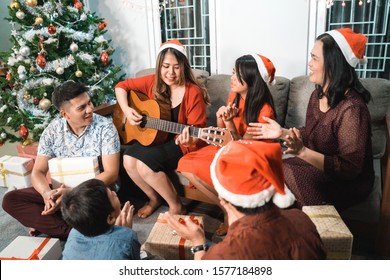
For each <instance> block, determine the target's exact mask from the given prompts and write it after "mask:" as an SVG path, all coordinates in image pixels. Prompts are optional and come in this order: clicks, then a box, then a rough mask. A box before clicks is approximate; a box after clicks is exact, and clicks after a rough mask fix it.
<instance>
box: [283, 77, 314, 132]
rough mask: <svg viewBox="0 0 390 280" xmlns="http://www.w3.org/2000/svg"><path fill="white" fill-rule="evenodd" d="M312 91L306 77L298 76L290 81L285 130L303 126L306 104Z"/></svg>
mask: <svg viewBox="0 0 390 280" xmlns="http://www.w3.org/2000/svg"><path fill="white" fill-rule="evenodd" d="M314 89H315V87H314V84H313V83H312V82H310V80H309V77H308V76H298V77H295V78H293V79H292V80H291V81H290V93H289V95H288V105H287V114H286V121H285V127H286V128H291V127H302V126H304V125H305V119H306V109H307V104H308V103H309V99H310V96H311V94H312V92H313V90H314Z"/></svg>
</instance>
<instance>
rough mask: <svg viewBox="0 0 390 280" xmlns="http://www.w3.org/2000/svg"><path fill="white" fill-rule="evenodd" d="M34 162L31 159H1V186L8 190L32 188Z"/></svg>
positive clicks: (8, 157) (6, 157) (7, 157)
mask: <svg viewBox="0 0 390 280" xmlns="http://www.w3.org/2000/svg"><path fill="white" fill-rule="evenodd" d="M33 165H34V162H33V160H32V159H29V158H22V157H16V156H3V157H1V158H0V186H2V187H7V188H17V189H20V188H27V187H31V186H32V185H31V171H32V168H33Z"/></svg>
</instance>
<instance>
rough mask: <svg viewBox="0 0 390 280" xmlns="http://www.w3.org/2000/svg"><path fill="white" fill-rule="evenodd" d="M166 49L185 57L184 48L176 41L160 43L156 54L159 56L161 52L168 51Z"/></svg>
mask: <svg viewBox="0 0 390 280" xmlns="http://www.w3.org/2000/svg"><path fill="white" fill-rule="evenodd" d="M168 48H173V49H175V50H178V51H179V52H181V53H182V54H184V55H185V57H187V51H186V47H185V46H183V44H182V43H180V41H179V40H177V39H172V40H169V41H166V42H165V43H162V44H161V46H160V48H159V49H158V52H157V54H159V53H160V52H161V51H163V50H165V49H168Z"/></svg>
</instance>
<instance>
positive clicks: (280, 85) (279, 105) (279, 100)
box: [269, 76, 290, 126]
mask: <svg viewBox="0 0 390 280" xmlns="http://www.w3.org/2000/svg"><path fill="white" fill-rule="evenodd" d="M269 90H270V92H271V95H272V98H273V100H274V105H275V111H276V121H277V122H278V123H279V124H280V125H281V126H284V125H285V120H286V111H287V102H288V95H289V91H290V80H289V79H287V78H284V77H281V76H276V77H275V84H274V85H271V86H270V87H269Z"/></svg>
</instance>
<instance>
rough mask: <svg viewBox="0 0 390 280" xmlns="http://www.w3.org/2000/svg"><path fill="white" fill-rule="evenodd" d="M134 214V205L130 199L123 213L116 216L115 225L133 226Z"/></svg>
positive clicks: (124, 206)
mask: <svg viewBox="0 0 390 280" xmlns="http://www.w3.org/2000/svg"><path fill="white" fill-rule="evenodd" d="M133 214H134V205H131V204H130V202H129V201H126V203H125V205H123V208H122V211H121V213H120V214H119V216H118V217H117V218H116V221H115V225H117V226H122V227H128V228H132V227H133Z"/></svg>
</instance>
